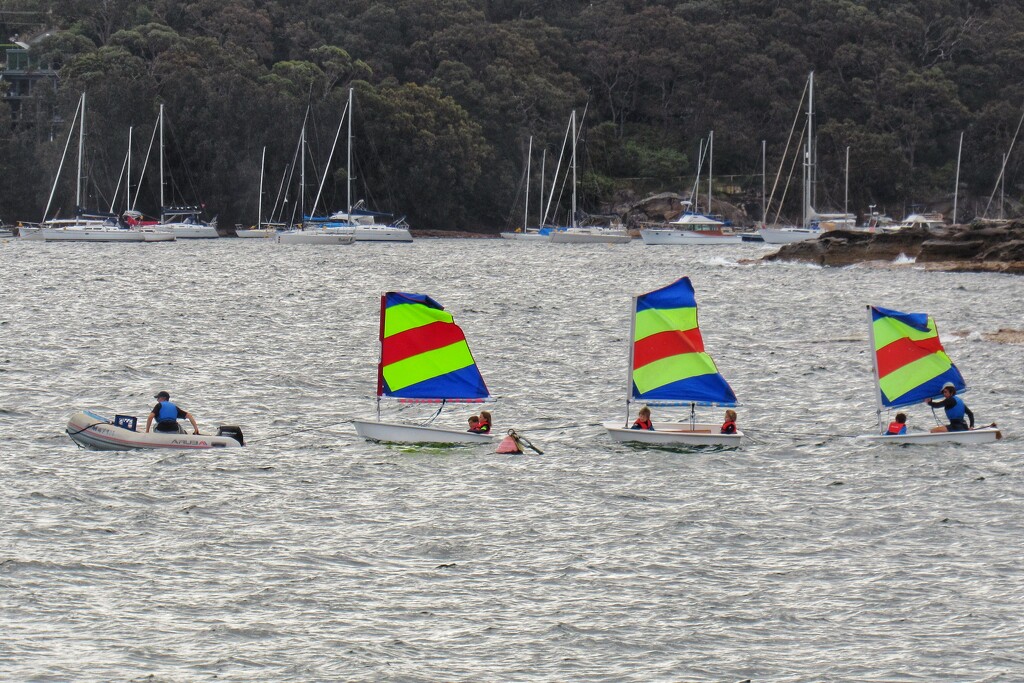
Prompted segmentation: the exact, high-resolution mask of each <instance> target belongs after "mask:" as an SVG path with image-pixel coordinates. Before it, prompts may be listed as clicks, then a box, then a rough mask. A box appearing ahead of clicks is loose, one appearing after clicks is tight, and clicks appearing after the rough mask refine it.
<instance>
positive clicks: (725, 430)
mask: <svg viewBox="0 0 1024 683" xmlns="http://www.w3.org/2000/svg"><path fill="white" fill-rule="evenodd" d="M735 433H736V411H735V410H733V409H732V408H730V409H729V410H727V411H725V422H723V423H722V434H735Z"/></svg>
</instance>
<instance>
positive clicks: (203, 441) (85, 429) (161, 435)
mask: <svg viewBox="0 0 1024 683" xmlns="http://www.w3.org/2000/svg"><path fill="white" fill-rule="evenodd" d="M67 434H68V436H70V437H71V440H72V441H74V442H75V443H77V444H78V445H79V446H82V447H83V448H91V449H93V450H99V451H131V450H137V449H143V448H167V449H177V450H208V449H211V448H240V447H241V446H242V444H240V443H238V442H237V441H235V440H234V439H232V438H231V437H228V436H216V435H213V434H175V433H168V432H133V431H131V430H130V429H124V428H123V427H118V426H116V425H114V424H111V422H110V421H109V420H107V418H105V417H103V416H101V415H98V414H96V413H94V412H92V411H89V410H84V411H82V412H80V413H75V414H74V415H72V416H71V419H69V420H68V424H67Z"/></svg>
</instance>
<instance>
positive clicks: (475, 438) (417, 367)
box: [353, 292, 494, 444]
mask: <svg viewBox="0 0 1024 683" xmlns="http://www.w3.org/2000/svg"><path fill="white" fill-rule="evenodd" d="M382 398H395V399H398V400H399V402H403V403H434V404H440V405H439V407H438V410H437V413H435V417H436V416H437V415H438V414H440V412H441V410H442V409H443V408H444V406H445V405H446V404H447V403H481V402H483V401H486V400H488V399H489V398H490V394H489V393H488V391H487V385H485V384H484V378H483V376H482V375H481V374H480V370H479V369H478V368H477V366H476V361H475V360H474V359H473V354H472V352H471V351H470V350H469V344H468V343H467V342H466V337H465V335H464V334H463V332H462V329H461V328H460V327H459V326H458V325H456V324H455V321H454V319H453V318H452V315H451V314H450V313H448V312H447V311H445V310H444V306H442V305H441V304H439V303H438V302H437V301H435V300H434V299H431V298H430V297H429V296H427V295H426V294H408V293H405V292H387V293H385V294H383V295H382V296H381V298H380V362H379V364H378V366H377V419H376V421H372V420H353V425H354V426H355V428H356V433H357V434H359V436H362V437H364V438H367V439H371V440H374V441H387V442H395V443H435V444H461V443H470V444H472V443H491V442H492V441H493V440H494V437H493V436H491V434H489V433H486V434H479V433H475V432H468V431H463V430H460V429H458V428H452V427H435V426H432V425H430V424H422V425H412V424H401V423H393V422H382V421H381V419H380V402H381V399H382ZM431 419H433V418H431Z"/></svg>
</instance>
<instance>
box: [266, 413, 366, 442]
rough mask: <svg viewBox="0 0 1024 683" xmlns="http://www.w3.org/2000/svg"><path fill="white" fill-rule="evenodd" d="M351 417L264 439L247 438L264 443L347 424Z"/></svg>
mask: <svg viewBox="0 0 1024 683" xmlns="http://www.w3.org/2000/svg"><path fill="white" fill-rule="evenodd" d="M351 421H352V419H351V418H347V419H344V420H341V421H339V422H331V423H329V424H325V425H317V426H314V427H305V428H303V429H292V430H291V431H287V432H284V433H283V434H274V435H273V436H265V437H263V438H262V439H247V442H248V443H262V442H264V441H270V440H271V439H280V438H281V437H283V436H291V435H292V434H301V433H302V432H315V431H317V430H319V429H327V428H328V427H337V426H338V425H342V424H347V423H349V422H351Z"/></svg>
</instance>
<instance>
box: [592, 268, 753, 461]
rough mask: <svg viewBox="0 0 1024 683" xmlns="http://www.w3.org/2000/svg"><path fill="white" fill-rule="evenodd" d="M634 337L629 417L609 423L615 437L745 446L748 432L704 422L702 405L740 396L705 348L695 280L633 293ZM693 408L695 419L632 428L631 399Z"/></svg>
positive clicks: (729, 401)
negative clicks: (699, 418)
mask: <svg viewBox="0 0 1024 683" xmlns="http://www.w3.org/2000/svg"><path fill="white" fill-rule="evenodd" d="M631 328H632V329H631V333H630V340H629V362H628V364H627V367H628V379H627V384H628V391H627V393H626V420H625V423H623V422H605V423H604V427H605V429H607V430H608V435H609V436H610V437H611V438H612V440H614V441H617V442H620V443H630V442H632V443H642V444H651V445H659V446H730V447H735V446H739V445H740V442H741V441H742V440H743V432H741V431H740V430H738V429H737V430H736V431H735V433H732V434H723V433H721V432H722V430H721V426H720V425H717V424H707V423H698V422H697V421H696V406H697V405H704V406H735V405H737V402H736V394H735V393H733V390H732V387H730V386H729V383H728V382H726V381H725V378H724V377H722V375H721V374H720V373H719V372H718V367H717V366H716V365H715V362H714V361H713V360H712V359H711V356H709V355H708V354H707V353H706V352H705V351H704V339H703V338H702V337H701V334H700V327H699V326H698V324H697V300H696V297H695V295H694V290H693V285H692V284H691V283H690V278H688V277H684V278H680V279H679V280H676V281H675V282H673V283H672V284H670V285H668V286H667V287H662V288H661V289H656V290H654V291H653V292H648V293H646V294H641V295H639V296H635V297H633V307H632V319H631ZM634 402H641V403H645V404H648V405H661V406H683V405H688V406H690V420H689V422H666V423H658V424H656V425H655V429H653V430H651V429H631V428H630V425H629V405H630V403H634Z"/></svg>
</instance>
